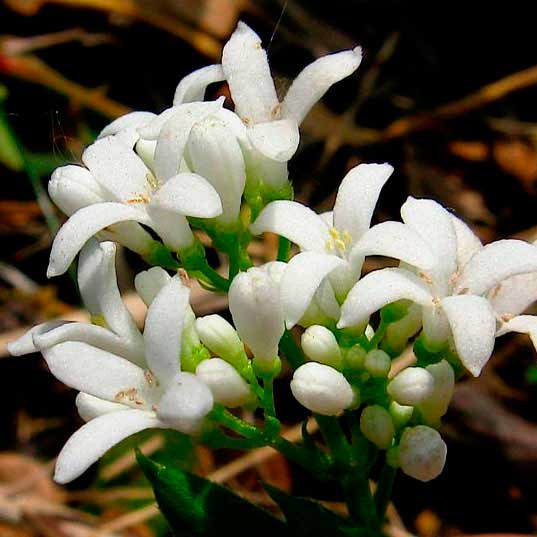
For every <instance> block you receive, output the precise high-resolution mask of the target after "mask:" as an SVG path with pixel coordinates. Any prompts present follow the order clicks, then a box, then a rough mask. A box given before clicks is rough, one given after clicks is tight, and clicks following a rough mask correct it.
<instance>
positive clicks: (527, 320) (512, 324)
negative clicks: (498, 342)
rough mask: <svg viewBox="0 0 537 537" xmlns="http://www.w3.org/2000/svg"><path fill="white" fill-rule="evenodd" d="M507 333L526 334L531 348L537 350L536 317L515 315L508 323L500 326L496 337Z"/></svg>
mask: <svg viewBox="0 0 537 537" xmlns="http://www.w3.org/2000/svg"><path fill="white" fill-rule="evenodd" d="M508 332H519V333H521V334H528V335H529V336H530V339H531V342H532V343H533V346H534V347H535V348H536V349H537V317H536V316H535V315H517V316H516V317H513V318H512V319H511V320H510V321H507V322H506V323H503V324H502V326H501V327H500V329H499V330H498V333H497V334H496V335H497V336H503V335H504V334H507V333H508Z"/></svg>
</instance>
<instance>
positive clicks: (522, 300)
mask: <svg viewBox="0 0 537 537" xmlns="http://www.w3.org/2000/svg"><path fill="white" fill-rule="evenodd" d="M488 298H489V301H490V303H491V305H492V309H493V310H494V311H495V312H496V313H497V314H498V315H500V316H502V315H518V314H520V313H522V312H523V311H525V310H526V309H527V308H528V307H529V306H531V304H533V303H534V302H535V301H536V300H537V272H530V273H528V274H519V275H518V276H511V277H510V278H507V280H503V281H502V282H500V283H499V284H498V285H497V286H496V287H495V288H494V289H492V291H490V293H489V297H488Z"/></svg>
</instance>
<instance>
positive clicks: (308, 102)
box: [282, 47, 362, 124]
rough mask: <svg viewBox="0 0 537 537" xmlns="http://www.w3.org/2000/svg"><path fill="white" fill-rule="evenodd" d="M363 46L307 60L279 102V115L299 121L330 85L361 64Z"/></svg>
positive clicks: (352, 71) (349, 73)
mask: <svg viewBox="0 0 537 537" xmlns="http://www.w3.org/2000/svg"><path fill="white" fill-rule="evenodd" d="M361 61H362V49H361V48H360V47H356V48H355V49H353V50H345V51H343V52H338V53H336V54H329V55H328V56H323V57H322V58H319V59H317V60H315V61H314V62H313V63H310V64H309V65H308V66H307V67H305V68H304V69H303V70H302V71H301V73H300V74H299V75H298V76H297V77H296V78H295V80H294V81H293V83H292V85H291V87H290V88H289V91H288V92H287V95H286V96H285V99H284V101H283V104H282V117H285V118H288V117H289V118H293V119H294V120H295V121H296V122H297V123H298V124H300V123H302V120H303V119H304V118H305V117H306V114H307V113H308V112H309V111H310V109H311V108H312V106H313V105H314V104H315V103H316V102H317V101H318V100H319V99H321V98H322V96H323V95H324V94H325V93H326V92H327V91H328V90H329V89H330V86H332V84H335V83H336V82H339V81H340V80H342V79H344V78H346V77H348V76H349V75H351V74H352V73H354V71H356V69H358V66H359V65H360V62H361Z"/></svg>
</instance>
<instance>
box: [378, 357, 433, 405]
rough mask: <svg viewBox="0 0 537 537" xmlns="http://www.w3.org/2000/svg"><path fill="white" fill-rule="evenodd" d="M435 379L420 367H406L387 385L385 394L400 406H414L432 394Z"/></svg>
mask: <svg viewBox="0 0 537 537" xmlns="http://www.w3.org/2000/svg"><path fill="white" fill-rule="evenodd" d="M434 385H435V379H434V377H433V376H432V375H431V373H429V371H427V370H426V369H423V368H421V367H407V368H406V369H403V371H401V372H400V373H398V374H397V375H396V376H395V377H394V378H393V379H392V380H391V381H390V383H389V384H388V388H387V392H388V394H389V395H390V396H391V397H393V398H394V399H395V400H396V401H397V402H398V403H399V404H401V405H410V406H415V405H418V404H419V403H422V402H423V401H425V400H426V399H427V398H428V397H430V396H431V395H432V393H433V389H434Z"/></svg>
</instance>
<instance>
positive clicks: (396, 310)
mask: <svg viewBox="0 0 537 537" xmlns="http://www.w3.org/2000/svg"><path fill="white" fill-rule="evenodd" d="M411 304H412V302H411V301H410V300H397V301H396V302H392V303H391V304H388V305H387V306H384V307H383V308H382V309H381V310H380V318H381V319H382V320H383V321H384V322H385V323H395V322H397V321H400V320H401V319H402V318H403V317H404V316H405V315H406V314H407V313H408V308H409V307H410V305H411Z"/></svg>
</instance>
